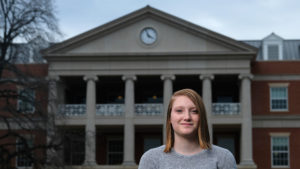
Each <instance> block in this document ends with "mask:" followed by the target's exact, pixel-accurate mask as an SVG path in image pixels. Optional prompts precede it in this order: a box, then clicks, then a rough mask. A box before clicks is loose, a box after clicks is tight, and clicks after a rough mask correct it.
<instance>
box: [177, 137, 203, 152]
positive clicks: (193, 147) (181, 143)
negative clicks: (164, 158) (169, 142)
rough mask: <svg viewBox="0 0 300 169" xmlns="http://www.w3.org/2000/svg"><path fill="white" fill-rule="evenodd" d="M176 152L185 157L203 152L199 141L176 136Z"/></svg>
mask: <svg viewBox="0 0 300 169" xmlns="http://www.w3.org/2000/svg"><path fill="white" fill-rule="evenodd" d="M174 150H175V151H176V152H177V153H180V154H183V155H193V154H197V153H199V152H201V151H202V148H201V147H200V145H199V142H198V139H197V138H195V139H191V138H185V137H181V136H176V135H175V139H174Z"/></svg>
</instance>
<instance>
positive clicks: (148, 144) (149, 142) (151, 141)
mask: <svg viewBox="0 0 300 169" xmlns="http://www.w3.org/2000/svg"><path fill="white" fill-rule="evenodd" d="M160 145H161V139H160V138H155V137H146V138H145V139H144V152H146V151H148V150H149V149H151V148H155V147H158V146H160Z"/></svg>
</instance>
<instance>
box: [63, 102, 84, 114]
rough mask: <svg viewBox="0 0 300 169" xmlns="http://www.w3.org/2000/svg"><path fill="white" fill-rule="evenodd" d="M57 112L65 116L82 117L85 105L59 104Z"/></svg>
mask: <svg viewBox="0 0 300 169" xmlns="http://www.w3.org/2000/svg"><path fill="white" fill-rule="evenodd" d="M58 112H59V114H61V115H65V116H82V115H84V114H85V113H86V105H85V104H60V105H58Z"/></svg>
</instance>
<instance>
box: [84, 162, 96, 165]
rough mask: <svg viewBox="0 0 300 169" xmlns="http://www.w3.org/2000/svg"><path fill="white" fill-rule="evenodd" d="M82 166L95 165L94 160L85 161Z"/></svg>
mask: <svg viewBox="0 0 300 169" xmlns="http://www.w3.org/2000/svg"><path fill="white" fill-rule="evenodd" d="M83 166H97V163H96V161H85V162H84V163H83Z"/></svg>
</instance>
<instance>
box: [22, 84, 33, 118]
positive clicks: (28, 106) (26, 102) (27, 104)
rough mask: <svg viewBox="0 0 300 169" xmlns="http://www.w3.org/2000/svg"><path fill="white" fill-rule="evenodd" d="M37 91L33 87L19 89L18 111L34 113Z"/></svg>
mask: <svg viewBox="0 0 300 169" xmlns="http://www.w3.org/2000/svg"><path fill="white" fill-rule="evenodd" d="M34 101H35V92H34V90H32V89H19V90H18V111H20V112H23V113H33V112H34V110H35V107H34Z"/></svg>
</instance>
